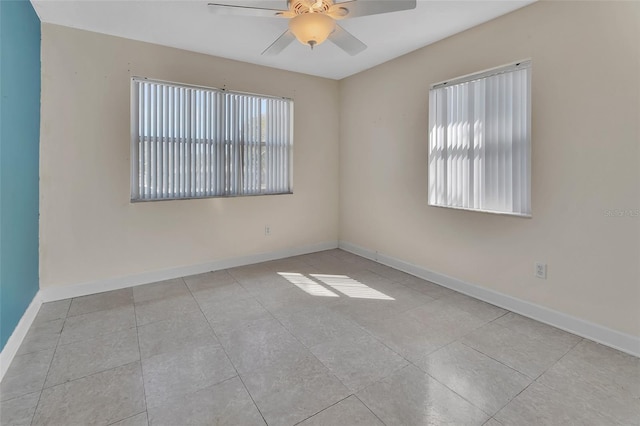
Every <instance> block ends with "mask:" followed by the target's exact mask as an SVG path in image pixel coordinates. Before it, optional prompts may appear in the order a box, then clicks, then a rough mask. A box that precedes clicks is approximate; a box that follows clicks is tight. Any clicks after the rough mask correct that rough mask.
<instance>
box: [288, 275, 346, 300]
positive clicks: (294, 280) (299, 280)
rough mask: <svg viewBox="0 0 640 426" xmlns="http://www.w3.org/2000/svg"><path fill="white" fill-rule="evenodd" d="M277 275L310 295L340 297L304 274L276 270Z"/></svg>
mask: <svg viewBox="0 0 640 426" xmlns="http://www.w3.org/2000/svg"><path fill="white" fill-rule="evenodd" d="M278 275H280V276H281V277H283V278H285V279H286V280H287V281H289V282H290V283H291V284H293V285H295V286H296V287H298V288H299V289H301V290H303V291H305V292H307V293H309V294H310V295H312V296H322V297H340V296H339V295H337V294H336V293H334V292H333V291H331V290H329V289H328V288H326V287H324V286H322V285H320V284H318V283H317V282H315V281H313V280H312V279H311V278H308V277H305V276H304V275H302V274H300V273H297V272H278Z"/></svg>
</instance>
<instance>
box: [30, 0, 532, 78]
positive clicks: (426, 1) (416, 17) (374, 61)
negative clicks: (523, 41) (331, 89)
mask: <svg viewBox="0 0 640 426" xmlns="http://www.w3.org/2000/svg"><path fill="white" fill-rule="evenodd" d="M358 1H376V0H358ZM533 1H535V0H509V1H484V0H468V1H453V0H445V1H431V0H418V6H417V8H416V9H414V10H408V11H402V12H394V13H388V14H384V15H373V16H363V17H359V18H353V19H347V20H343V21H341V22H340V25H342V26H343V27H344V28H345V29H347V30H348V31H350V32H351V33H352V34H353V35H355V36H356V37H358V38H359V39H360V40H362V41H363V42H364V43H366V44H367V45H368V48H367V49H366V50H365V51H364V52H362V53H360V54H358V55H357V56H349V55H348V54H346V53H345V52H343V51H342V50H340V49H339V48H338V47H336V46H335V45H333V43H330V42H326V43H324V44H322V45H320V46H317V47H316V48H315V50H313V51H311V50H310V49H309V47H307V46H303V45H302V44H300V43H298V42H294V43H292V44H291V45H290V46H289V47H287V48H286V49H285V50H284V51H282V52H281V53H280V54H279V55H278V56H274V57H265V56H261V52H262V51H263V50H264V49H265V48H266V47H268V46H269V45H270V44H271V43H272V42H273V41H274V40H275V39H276V38H277V37H278V36H279V35H280V34H281V33H282V32H284V31H285V30H286V28H287V21H286V19H282V18H253V17H237V16H229V15H215V14H212V13H209V11H208V7H207V3H208V0H200V1H195V0H180V1H175V0H173V1H171V0H169V1H167V0H135V1H124V0H97V1H96V0H72V1H69V0H32V3H33V5H34V8H35V10H36V12H37V13H38V16H39V17H40V19H41V20H42V22H47V23H52V24H58V25H65V26H68V27H73V28H80V29H83V30H89V31H95V32H99V33H104V34H110V35H115V36H120V37H126V38H130V39H134V40H141V41H146V42H150V43H156V44H161V45H165V46H171V47H177V48H180V49H185V50H191V51H194V52H200V53H206V54H209V55H214V56H221V57H224V58H230V59H236V60H239V61H244V62H250V63H253V64H260V65H266V66H270V67H274V68H280V69H284V70H290V71H297V72H301V73H305V74H312V75H317V76H321V77H327V78H332V79H342V78H344V77H348V76H350V75H352V74H356V73H358V72H360V71H363V70H366V69H368V68H371V67H373V66H375V65H378V64H381V63H383V62H386V61H388V60H391V59H393V58H396V57H398V56H401V55H403V54H405V53H408V52H411V51H413V50H416V49H418V48H420V47H423V46H426V45H428V44H431V43H433V42H435V41H438V40H441V39H443V38H445V37H448V36H450V35H453V34H455V33H458V32H460V31H464V30H466V29H468V28H471V27H473V26H476V25H478V24H481V23H483V22H486V21H489V20H491V19H493V18H496V17H498V16H500V15H504V14H506V13H509V12H511V11H513V10H516V9H519V8H521V7H523V6H526V5H527V4H530V3H532V2H533ZM216 2H219V3H228V4H240V5H249V6H259V7H267V8H275V9H286V0H217V1H216Z"/></svg>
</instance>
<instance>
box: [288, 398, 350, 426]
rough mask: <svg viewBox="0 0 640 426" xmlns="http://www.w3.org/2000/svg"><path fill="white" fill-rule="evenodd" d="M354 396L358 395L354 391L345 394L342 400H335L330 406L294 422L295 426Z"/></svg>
mask: <svg viewBox="0 0 640 426" xmlns="http://www.w3.org/2000/svg"><path fill="white" fill-rule="evenodd" d="M352 396H356V395H355V394H353V393H352V394H350V395H347V396H345V397H344V398H342V399H341V400H339V401H336V402H334V403H333V404H331V405H329V406H327V407H325V408H323V409H322V410H320V411H316V412H315V413H313V414H312V415H310V416H309V417H306V418H304V419H302V420H300V421H299V422H296V423H294V424H293V426H297V425H299V424H300V423H302V422H306V421H307V420H309V419H310V418H311V417H313V416H315V415H317V414H320V413H322V412H323V411H325V410H328V409H329V408H331V407H333V406H335V405H338V404H340V403H341V402H342V401H344V400H345V399H347V398H350V397H352Z"/></svg>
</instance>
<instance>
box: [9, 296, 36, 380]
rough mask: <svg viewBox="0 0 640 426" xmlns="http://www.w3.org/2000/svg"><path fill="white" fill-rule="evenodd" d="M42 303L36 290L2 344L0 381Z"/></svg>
mask: <svg viewBox="0 0 640 426" xmlns="http://www.w3.org/2000/svg"><path fill="white" fill-rule="evenodd" d="M41 305H42V295H41V294H40V292H37V293H36V295H35V296H34V297H33V300H32V301H31V303H30V304H29V306H28V307H27V310H26V311H24V314H23V315H22V318H20V321H19V322H18V325H17V326H16V328H15V329H14V330H13V333H11V336H10V337H9V340H7V343H6V344H5V345H4V348H3V349H2V352H0V382H1V381H2V378H3V377H4V374H5V373H6V372H7V370H8V369H9V366H10V365H11V361H13V358H14V357H15V356H16V353H17V352H18V349H20V345H21V344H22V341H23V340H24V338H25V336H26V335H27V332H28V331H29V328H31V324H33V320H35V319H36V315H38V311H39V310H40V306H41Z"/></svg>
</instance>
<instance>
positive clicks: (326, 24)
mask: <svg viewBox="0 0 640 426" xmlns="http://www.w3.org/2000/svg"><path fill="white" fill-rule="evenodd" d="M208 6H209V10H210V11H211V12H212V13H216V14H228V15H242V16H257V17H266V18H285V19H288V20H289V29H287V30H286V31H285V32H284V33H282V35H280V37H278V38H277V39H276V41H274V42H273V43H272V44H271V45H270V46H269V47H267V48H266V49H265V50H264V52H262V54H263V55H277V54H278V53H280V52H281V51H282V50H283V49H284V48H285V47H287V46H289V44H291V42H292V41H293V40H294V39H298V41H299V42H300V43H302V44H306V45H308V46H310V47H311V49H313V48H314V46H317V45H319V44H321V43H323V42H324V41H325V40H327V39H328V40H330V41H331V42H333V43H334V44H335V45H336V46H338V47H339V48H341V49H342V50H344V51H345V52H347V53H348V54H350V55H351V56H354V55H357V54H358V53H360V52H362V51H363V50H364V49H366V48H367V45H366V44H364V43H363V42H361V41H360V40H358V39H357V38H356V37H354V36H353V35H352V34H351V33H349V32H348V31H347V30H345V29H344V28H342V27H341V26H340V25H338V24H337V23H336V21H338V20H341V19H347V18H357V17H359V16H367V15H377V14H380V13H389V12H397V11H401V10H409V9H415V7H416V0H350V1H341V2H337V1H335V0H287V9H286V10H278V9H267V8H261V7H251V6H239V5H232V4H221V3H209V4H208Z"/></svg>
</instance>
